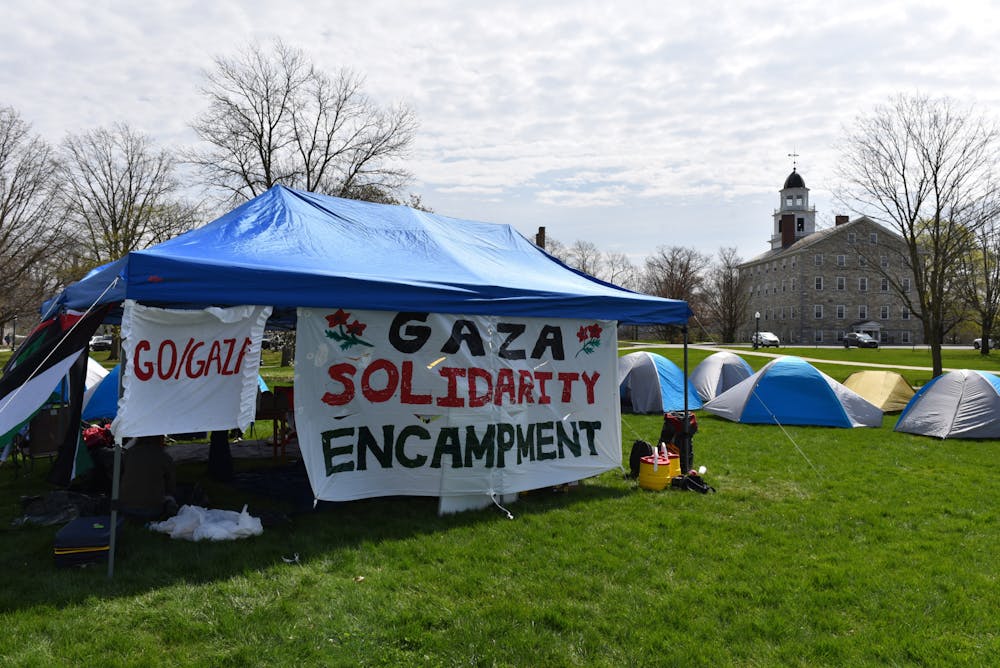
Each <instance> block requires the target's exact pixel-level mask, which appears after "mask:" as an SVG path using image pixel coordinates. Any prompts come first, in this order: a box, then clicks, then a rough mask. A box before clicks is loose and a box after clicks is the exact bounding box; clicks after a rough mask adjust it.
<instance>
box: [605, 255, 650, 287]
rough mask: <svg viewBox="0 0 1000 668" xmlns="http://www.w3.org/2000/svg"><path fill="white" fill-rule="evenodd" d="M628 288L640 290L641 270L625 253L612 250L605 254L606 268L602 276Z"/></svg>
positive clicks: (609, 281) (610, 281)
mask: <svg viewBox="0 0 1000 668" xmlns="http://www.w3.org/2000/svg"><path fill="white" fill-rule="evenodd" d="M599 278H601V279H602V280H605V281H607V282H608V283H614V284H615V285H618V286H621V287H623V288H626V289H628V290H636V291H637V290H639V289H640V287H641V286H640V285H639V271H638V270H637V269H636V268H635V265H634V264H632V261H631V260H629V259H628V256H627V255H625V254H624V253H618V252H612V253H606V254H605V255H604V270H603V271H602V272H601V275H600V277H599Z"/></svg>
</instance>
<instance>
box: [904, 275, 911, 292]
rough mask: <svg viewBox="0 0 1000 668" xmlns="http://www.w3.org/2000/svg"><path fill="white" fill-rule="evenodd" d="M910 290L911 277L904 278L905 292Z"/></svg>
mask: <svg viewBox="0 0 1000 668" xmlns="http://www.w3.org/2000/svg"><path fill="white" fill-rule="evenodd" d="M909 291H910V279H909V278H904V279H903V292H909Z"/></svg>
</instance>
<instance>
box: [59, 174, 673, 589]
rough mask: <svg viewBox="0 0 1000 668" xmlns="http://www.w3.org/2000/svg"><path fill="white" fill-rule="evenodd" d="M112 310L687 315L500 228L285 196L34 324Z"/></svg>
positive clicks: (97, 282)
mask: <svg viewBox="0 0 1000 668" xmlns="http://www.w3.org/2000/svg"><path fill="white" fill-rule="evenodd" d="M125 299H132V300H136V301H138V302H141V303H143V304H147V305H151V306H160V307H170V308H185V307H191V308H202V307H205V306H209V305H211V306H228V305H244V304H255V305H262V306H272V307H273V308H274V312H273V315H272V316H271V324H272V325H273V324H275V323H280V324H282V325H286V326H293V325H294V323H293V320H294V316H295V309H296V308H297V307H316V308H323V307H329V306H331V305H333V304H336V305H337V306H339V307H341V308H344V309H372V310H382V311H400V312H425V313H426V312H430V313H435V312H436V313H454V314H468V315H494V316H503V315H511V316H524V317H549V318H553V317H554V318H579V319H606V320H616V321H618V322H620V323H629V324H674V325H679V326H681V327H683V328H684V332H685V333H686V331H687V329H686V324H687V320H688V318H689V317H690V315H691V313H692V312H691V309H690V308H689V307H688V304H687V303H686V302H684V301H681V300H672V299H663V298H659V297H653V296H650V295H643V294H638V293H635V292H631V291H629V290H626V289H624V288H620V287H618V286H615V285H612V284H610V283H605V282H603V281H600V280H598V279H596V278H594V277H592V276H589V275H587V274H584V273H582V272H579V271H577V270H575V269H572V268H571V267H568V266H566V265H565V264H563V263H562V262H560V261H559V260H557V259H555V258H554V257H552V256H551V255H549V254H547V253H546V252H545V251H544V250H542V249H540V248H538V247H537V246H535V245H534V244H532V243H531V242H529V241H528V240H527V239H525V238H524V237H523V236H521V235H520V234H519V233H518V232H517V231H515V230H514V229H513V228H511V227H510V226H507V225H497V224H490V223H481V222H475V221H469V220H460V219H456V218H449V217H446V216H441V215H438V214H434V213H429V212H425V211H418V210H416V209H412V208H408V207H404V206H390V205H384V204H373V203H369V202H360V201H355V200H346V199H340V198H336V197H329V196H325V195H317V194H314V193H308V192H302V191H297V190H292V189H289V188H286V187H284V186H275V187H273V188H271V189H270V190H268V191H267V192H265V193H263V194H261V195H259V196H258V197H256V198H254V199H252V200H250V201H248V202H246V203H245V204H243V205H241V206H239V207H238V208H236V209H234V210H233V211H231V212H229V213H227V214H225V215H224V216H222V217H220V218H218V219H216V220H214V221H212V222H210V223H208V224H206V225H205V226H203V227H201V228H198V229H196V230H192V231H190V232H187V233H185V234H182V235H180V236H178V237H176V238H174V239H171V240H169V241H166V242H163V243H160V244H157V245H156V246H153V247H150V248H147V249H145V250H141V251H134V252H131V253H129V254H128V255H127V256H126V257H123V258H121V259H119V260H117V261H115V262H111V263H109V264H107V265H104V266H102V267H99V268H97V269H95V270H94V271H92V272H91V273H90V274H88V275H87V276H86V277H85V278H83V279H82V280H80V281H78V282H76V283H74V284H72V285H70V286H69V287H67V288H66V289H65V290H64V291H63V292H62V293H61V294H59V295H58V296H57V297H55V298H54V299H52V300H50V301H48V302H46V304H45V305H44V306H43V313H52V312H56V311H58V310H61V309H77V310H85V309H88V308H91V307H93V306H94V305H99V304H109V305H114V304H118V303H120V302H122V301H123V300H125ZM685 359H686V355H685ZM685 367H686V364H685ZM116 451H117V449H116ZM116 478H117V474H116ZM112 527H114V522H112ZM112 535H113V534H112ZM111 549H112V554H113V551H114V546H113V543H112V548H111ZM110 572H113V557H112V559H111V560H110V561H109V573H110Z"/></svg>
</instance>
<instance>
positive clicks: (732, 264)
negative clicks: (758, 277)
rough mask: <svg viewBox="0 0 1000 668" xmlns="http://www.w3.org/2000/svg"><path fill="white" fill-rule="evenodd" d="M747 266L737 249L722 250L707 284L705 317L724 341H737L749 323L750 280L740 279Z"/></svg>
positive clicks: (744, 277)
mask: <svg viewBox="0 0 1000 668" xmlns="http://www.w3.org/2000/svg"><path fill="white" fill-rule="evenodd" d="M742 262H743V260H742V258H740V256H739V255H738V254H737V250H736V248H720V249H719V255H718V260H717V261H716V263H715V265H714V266H713V267H712V268H711V270H709V272H708V278H707V280H706V281H705V291H704V306H705V313H706V316H707V318H708V320H709V321H710V322H711V324H712V326H713V327H714V328H715V329H716V330H717V332H718V333H719V336H720V338H721V340H722V341H724V342H726V343H731V342H733V341H736V334H737V332H738V331H739V327H740V324H741V323H743V322H746V319H747V308H748V307H749V304H750V292H749V290H748V289H747V277H746V276H745V275H744V276H742V277H741V276H740V271H739V266H740V264H741V263H742Z"/></svg>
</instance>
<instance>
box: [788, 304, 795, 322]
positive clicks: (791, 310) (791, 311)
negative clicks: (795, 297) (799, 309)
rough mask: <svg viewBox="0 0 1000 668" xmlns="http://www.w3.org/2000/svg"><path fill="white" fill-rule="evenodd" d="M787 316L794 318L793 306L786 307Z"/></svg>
mask: <svg viewBox="0 0 1000 668" xmlns="http://www.w3.org/2000/svg"><path fill="white" fill-rule="evenodd" d="M788 317H789V318H790V319H791V320H795V307H794V306H789V307H788Z"/></svg>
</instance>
